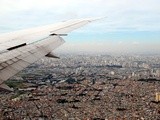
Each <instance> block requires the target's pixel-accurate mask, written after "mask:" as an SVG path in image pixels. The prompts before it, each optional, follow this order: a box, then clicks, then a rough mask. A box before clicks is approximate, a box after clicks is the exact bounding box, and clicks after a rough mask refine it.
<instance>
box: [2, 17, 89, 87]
mask: <svg viewBox="0 0 160 120" xmlns="http://www.w3.org/2000/svg"><path fill="white" fill-rule="evenodd" d="M91 21H92V19H77V20H70V21H66V22H61V23H57V24H53V25H48V26H44V27H37V28H32V29H27V30H21V31H17V32H11V33H5V34H2V35H0V84H3V82H4V81H5V80H7V79H9V78H10V77H12V76H14V75H15V74H17V73H18V72H19V71H21V70H23V69H24V68H26V67H27V66H29V65H30V64H32V63H34V62H36V61H37V60H39V59H40V58H42V57H44V56H48V57H55V56H54V55H53V54H52V51H53V50H54V49H56V48H57V47H58V46H60V45H62V44H63V43H64V40H63V38H62V37H61V36H63V35H65V34H67V33H68V32H71V31H73V30H74V29H77V28H79V27H81V26H83V25H85V24H87V23H89V22H91Z"/></svg>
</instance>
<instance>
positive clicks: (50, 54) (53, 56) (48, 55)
mask: <svg viewBox="0 0 160 120" xmlns="http://www.w3.org/2000/svg"><path fill="white" fill-rule="evenodd" d="M46 57H51V58H58V59H59V57H58V56H56V55H54V53H52V52H50V53H48V54H47V55H46Z"/></svg>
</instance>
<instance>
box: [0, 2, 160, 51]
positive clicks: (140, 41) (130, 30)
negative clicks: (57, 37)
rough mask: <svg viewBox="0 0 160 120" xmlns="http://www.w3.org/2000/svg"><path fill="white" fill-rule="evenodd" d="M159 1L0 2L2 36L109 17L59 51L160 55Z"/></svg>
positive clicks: (74, 36) (73, 37)
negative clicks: (72, 20) (65, 22)
mask: <svg viewBox="0 0 160 120" xmlns="http://www.w3.org/2000/svg"><path fill="white" fill-rule="evenodd" d="M159 5H160V0H79V1H78V0H0V33H5V32H11V31H15V30H21V29H26V28H31V27H37V26H43V25H48V24H53V23H56V22H60V21H64V20H69V19H77V18H88V17H89V18H90V17H93V18H94V17H106V18H105V19H102V20H99V21H96V22H93V23H91V24H89V25H87V26H85V27H82V28H80V29H78V30H76V31H74V32H72V33H70V34H69V35H68V36H67V37H64V39H65V41H66V43H65V44H64V45H63V46H61V47H60V48H58V50H57V51H58V52H82V53H83V52H92V53H97V52H103V53H160V47H159V46H160V6H159Z"/></svg>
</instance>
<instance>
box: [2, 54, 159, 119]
mask: <svg viewBox="0 0 160 120" xmlns="http://www.w3.org/2000/svg"><path fill="white" fill-rule="evenodd" d="M6 84H7V85H8V86H10V87H11V88H13V91H12V92H10V91H6V90H3V89H2V90H1V93H0V118H2V119H5V120H6V119H16V120H19V119H27V120H28V119H42V120H43V119H44V120H46V119H50V120H51V119H54V120H67V119H69V120H81V119H82V120H113V119H117V120H118V119H124V120H128V119H139V120H151V119H154V120H158V119H160V99H159V98H158V100H157V99H156V94H159V92H160V87H159V86H160V55H106V54H101V55H94V54H89V55H88V54H85V55H84V54H79V55H76V54H61V55H60V59H48V58H42V59H41V60H39V61H38V62H36V63H34V64H32V65H30V66H29V67H27V68H26V69H25V70H23V71H22V72H20V73H19V74H17V75H16V76H14V77H12V78H10V79H9V80H8V81H6Z"/></svg>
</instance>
